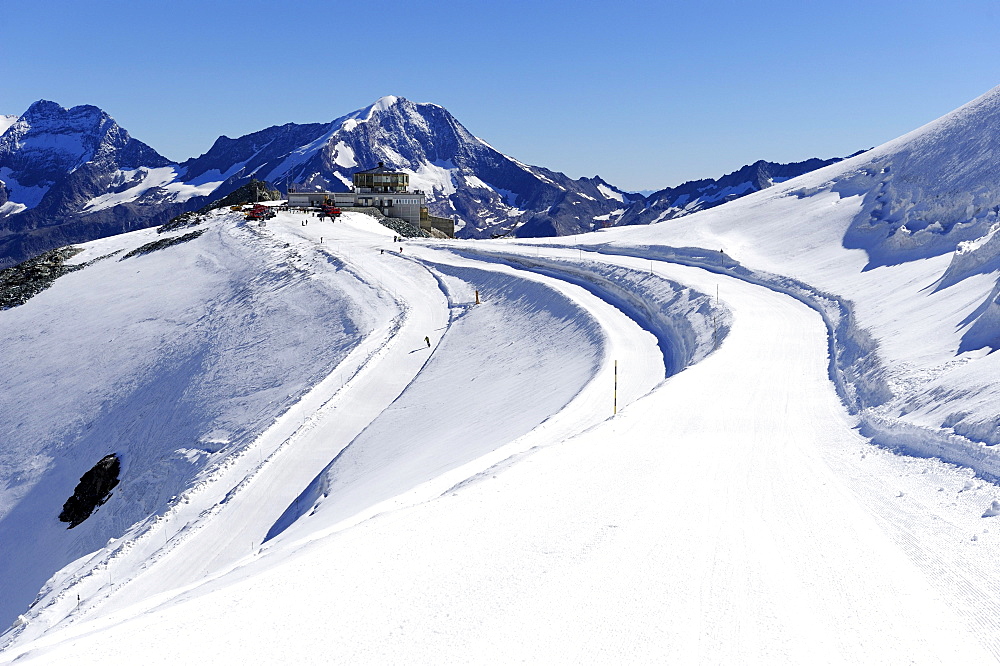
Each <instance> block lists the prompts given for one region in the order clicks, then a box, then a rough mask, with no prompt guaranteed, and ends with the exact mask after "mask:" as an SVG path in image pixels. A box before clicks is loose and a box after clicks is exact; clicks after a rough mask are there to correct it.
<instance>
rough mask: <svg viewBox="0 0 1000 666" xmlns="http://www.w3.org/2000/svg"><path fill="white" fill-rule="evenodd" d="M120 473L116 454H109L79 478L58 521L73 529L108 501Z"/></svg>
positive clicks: (119, 463)
mask: <svg viewBox="0 0 1000 666" xmlns="http://www.w3.org/2000/svg"><path fill="white" fill-rule="evenodd" d="M120 473H121V462H120V461H119V460H118V456H117V455H116V454H114V453H111V454H108V455H106V456H104V457H103V458H101V459H100V460H99V461H98V463H97V464H96V465H94V466H93V467H91V468H90V470H89V471H87V472H86V473H85V474H84V475H83V476H81V477H80V483H78V484H76V489H75V490H74V491H73V496H72V497H70V498H69V499H68V500H66V503H65V504H63V508H62V513H60V514H59V520H61V521H62V522H64V523H69V527H67V528H66V529H70V530H71V529H73V528H74V527H76V526H77V525H79V524H80V523H82V522H83V521H85V520H86V519H87V518H89V517H90V514H92V513H94V511H95V510H96V509H97V507H99V506H101V505H102V504H104V503H105V502H107V501H108V499H109V498H110V497H111V491H112V490H113V489H114V487H115V486H117V485H118V482H119V479H118V475H119V474H120Z"/></svg>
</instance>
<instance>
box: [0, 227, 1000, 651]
mask: <svg viewBox="0 0 1000 666" xmlns="http://www.w3.org/2000/svg"><path fill="white" fill-rule="evenodd" d="M213 224H217V225H220V227H222V226H224V225H232V224H235V223H234V222H233V221H232V220H231V219H222V220H216V221H215V222H214V223H213ZM261 233H263V234H268V235H271V236H273V239H274V240H276V241H279V242H285V243H289V245H290V246H291V247H292V248H293V249H294V250H295V251H297V252H298V253H299V254H300V255H301V256H303V257H305V260H304V262H305V263H306V264H307V265H308V266H310V267H311V268H310V270H313V271H315V273H316V279H333V278H331V276H330V273H329V272H332V271H334V270H335V266H336V265H338V264H335V263H334V262H332V261H331V262H324V261H310V260H309V257H310V256H311V255H312V254H316V255H317V256H325V255H333V256H335V257H336V261H337V262H343V264H344V265H346V266H348V267H349V268H350V269H351V273H352V275H355V276H361V278H362V279H363V280H364V281H365V282H366V283H367V284H368V285H370V286H371V287H372V288H373V290H375V291H377V292H379V293H380V294H386V295H388V296H389V297H390V298H391V300H392V301H393V302H394V303H396V307H397V313H398V314H397V316H396V317H395V318H389V319H386V320H385V323H384V324H383V325H382V326H381V327H380V328H378V327H377V328H374V329H373V331H372V332H371V333H369V334H368V335H367V337H365V339H364V341H363V342H362V343H361V344H360V345H359V346H358V347H357V348H356V349H355V351H354V352H352V353H351V354H349V355H348V356H347V357H346V358H345V359H344V360H342V361H340V362H339V363H338V365H337V367H336V368H335V369H334V370H333V372H332V373H330V374H329V375H327V377H326V378H325V379H323V380H322V381H320V382H318V383H317V384H315V385H314V387H313V388H312V389H311V390H310V391H309V392H308V393H305V394H304V395H303V397H302V398H301V400H300V401H299V403H298V404H296V405H294V406H293V407H291V408H290V409H289V410H288V411H287V412H286V413H285V414H284V416H282V417H281V418H280V419H278V420H277V421H276V422H275V424H274V425H273V426H272V427H271V428H269V429H268V430H266V431H265V432H264V433H263V434H262V435H261V436H260V437H259V438H258V439H257V440H256V441H254V442H253V444H252V445H251V446H250V447H248V448H247V449H246V450H245V451H244V452H243V453H242V454H241V455H240V456H239V458H238V459H237V460H236V461H235V462H234V463H232V464H231V465H229V466H228V467H226V468H225V470H223V473H219V474H216V475H213V476H212V477H211V478H210V479H209V480H208V482H206V483H203V484H202V485H200V486H199V487H198V488H196V489H195V490H193V491H192V492H190V493H189V494H187V495H186V496H185V501H184V502H183V503H179V504H175V505H173V506H172V507H171V509H170V511H168V512H167V513H166V514H165V515H164V516H162V517H161V518H159V519H157V521H155V524H153V525H152V526H150V527H149V528H148V529H146V530H145V531H143V532H142V533H138V534H135V535H133V536H132V537H130V538H131V539H132V540H131V541H130V542H129V544H128V547H127V548H122V547H116V548H114V549H112V548H111V547H109V548H108V549H106V551H105V554H104V555H103V556H102V555H101V552H100V551H99V552H98V553H97V554H95V555H94V556H92V557H90V558H86V561H82V560H81V561H78V562H76V563H74V564H72V565H70V566H69V567H67V568H66V569H64V570H63V571H61V572H60V574H59V575H58V576H57V577H56V578H55V579H53V581H52V582H51V583H50V588H49V590H48V592H47V593H46V594H44V595H43V596H42V597H41V598H40V599H39V601H38V602H37V603H36V604H35V606H34V608H33V610H32V612H30V613H28V614H27V615H26V619H27V624H25V625H23V626H22V627H19V628H18V629H16V630H15V631H14V633H13V635H11V634H9V635H8V636H6V637H5V638H6V639H7V640H8V641H10V642H9V643H8V645H7V647H6V649H5V651H4V652H2V653H0V663H7V662H9V661H12V660H14V659H16V658H19V657H20V659H19V660H18V663H47V664H48V663H52V664H59V663H74V664H75V663H88V662H96V661H99V660H100V661H110V662H124V663H131V662H142V663H191V662H196V661H198V662H200V661H206V660H207V661H211V660H215V661H222V662H235V661H240V662H250V663H285V662H289V661H301V662H311V661H322V662H335V663H359V662H362V663H366V662H379V663H385V662H417V663H428V662H435V663H440V662H455V661H460V662H497V661H503V662H509V661H515V660H530V661H533V662H555V663H579V662H581V661H583V662H592V661H599V662H617V663H620V662H622V661H629V662H646V663H649V662H661V663H662V662H670V663H957V662H960V663H994V662H996V661H998V657H1000V644H998V639H997V636H1000V626H997V625H998V623H1000V576H998V575H997V574H996V573H995V572H994V570H993V569H994V567H992V562H993V559H994V558H993V554H994V553H995V552H996V548H997V546H998V545H1000V544H998V542H997V537H996V535H995V533H996V532H997V529H994V528H993V523H992V520H991V519H990V518H984V517H982V515H983V512H984V510H985V509H988V508H989V507H990V506H991V502H992V501H993V500H995V499H996V497H997V496H998V494H997V493H996V488H995V487H994V486H992V485H989V484H985V483H983V482H982V481H980V480H978V479H975V478H973V476H972V475H971V474H970V473H968V472H967V471H965V470H962V469H960V468H955V467H952V466H948V465H945V464H943V463H939V462H936V461H933V460H922V459H913V458H906V457H903V456H897V455H893V454H891V453H889V452H887V451H885V450H883V449H879V448H876V447H873V446H872V445H871V444H870V443H869V442H868V441H867V440H866V439H864V438H863V437H861V436H860V435H859V434H858V433H857V431H856V430H855V429H854V428H855V426H856V425H857V421H856V419H855V418H854V417H852V416H850V415H848V413H847V411H846V409H845V408H844V405H843V404H842V403H841V401H840V399H839V398H838V396H837V394H836V392H835V390H834V387H833V384H832V383H831V381H830V377H829V374H828V370H829V369H828V339H827V329H826V327H825V325H824V323H823V321H822V319H821V318H820V316H819V314H817V313H816V312H815V311H813V310H811V309H809V308H808V307H806V306H805V305H803V304H802V303H800V302H799V301H796V300H794V299H792V298H790V297H789V296H786V295H783V294H780V293H777V292H775V291H771V290H769V289H767V288H765V287H762V286H758V285H754V284H750V283H748V282H746V281H742V280H739V279H736V278H733V277H729V276H724V275H721V276H720V275H717V274H715V273H711V272H707V271H704V270H702V269H699V268H693V267H687V266H680V265H677V264H672V263H669V262H665V261H652V262H651V261H649V260H646V259H641V258H630V257H625V256H614V255H609V254H598V253H593V252H585V251H581V250H579V249H569V248H554V247H527V246H523V245H516V244H501V243H495V244H489V245H488V246H477V245H475V244H460V243H451V242H421V243H415V242H407V243H405V244H404V245H402V246H401V245H399V244H398V243H397V244H393V243H391V236H392V232H387V231H386V230H384V229H382V228H380V227H378V226H377V225H375V224H374V222H371V221H370V220H367V219H364V218H362V217H360V216H358V217H353V216H352V217H350V218H349V219H348V220H347V221H344V222H338V223H336V224H333V225H330V224H329V223H318V222H315V221H313V222H311V223H309V224H308V225H306V226H303V225H302V218H301V217H300V216H296V215H293V214H279V215H278V217H277V218H275V219H274V220H271V221H270V222H269V223H268V227H267V228H266V229H265V230H262V231H261ZM321 236H322V237H323V241H322V242H320V240H319V239H320V237H321ZM200 240H201V239H198V240H196V241H193V242H192V243H195V242H199V241H200ZM182 248H183V246H178V247H176V248H171V249H168V250H164V251H163V252H170V251H176V252H180V251H182ZM484 250H488V252H486V251H484ZM324 271H327V272H324ZM82 274H83V272H81V275H82ZM588 276H589V277H588ZM681 285H684V286H686V287H689V288H690V289H691V291H690V292H687V291H685V290H684V287H682V286H681ZM58 288H59V285H58V284H57V285H56V286H55V287H53V288H52V289H53V290H54V289H58ZM475 289H480V291H481V297H482V300H483V302H482V303H481V304H480V305H474V304H473V302H474V298H475V296H474V291H475ZM630 294H631V296H630ZM716 294H718V302H716ZM706 295H707V296H706ZM383 300H384V299H383ZM651 303H652V304H653V305H651ZM657 303H664V304H666V303H669V304H670V306H671V308H672V310H673V311H684V312H685V317H683V320H684V321H687V322H690V323H689V324H688V328H687V329H685V328H684V325H683V324H681V323H680V322H678V321H674V320H671V319H670V317H668V316H666V315H664V314H663V312H662V309H661V308H659V307H657V306H656V304H657ZM685 304H687V305H685ZM685 308H687V309H686V310H685ZM425 335H426V336H427V337H428V338H429V339H430V347H428V346H427V344H426V343H425V341H424V336H425ZM685 350H686V351H685ZM682 352H683V353H682ZM615 361H617V374H618V378H619V384H618V395H617V399H618V406H619V408H620V409H619V413H618V414H617V415H616V416H614V417H612V399H613V387H614V375H615ZM668 369H669V370H671V371H675V370H679V372H676V374H671V375H670V376H669V377H667V378H666V379H664V377H665V375H666V374H668V372H667V370H668ZM102 510H103V509H102ZM265 539H266V542H264V543H263V545H262V543H261V542H262V541H265ZM95 571H96V572H98V574H99V575H98V574H95V573H94V572H95ZM77 594H79V595H80V597H81V601H80V602H79V604H78V603H77V600H76V595H77Z"/></svg>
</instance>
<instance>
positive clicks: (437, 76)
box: [0, 0, 1000, 190]
mask: <svg viewBox="0 0 1000 666" xmlns="http://www.w3.org/2000/svg"><path fill="white" fill-rule="evenodd" d="M374 8H378V9H377V11H376V10H375V9H374ZM998 28H1000V3H998V2H997V1H996V0H951V1H950V2H941V1H940V0H933V1H931V0H887V1H879V0H868V1H865V2H861V1H855V0H840V1H839V2H802V1H801V0H798V1H795V2H793V1H785V0H757V1H751V0H747V1H736V0H715V1H714V2H710V3H694V2H688V1H685V2H672V1H666V2H632V1H630V0H623V1H620V2H594V1H590V0H581V1H579V2H567V1H564V0H552V1H546V0H534V1H532V2H527V1H523V0H511V1H505V2H484V3H479V2H468V1H466V2H460V1H458V0H443V1H439V2H436V1H433V0H430V1H425V2H400V1H397V0H381V1H380V2H371V3H368V2H346V1H343V2H323V1H320V0H299V1H298V2H289V3H273V2H265V1H262V0H241V1H240V2H235V1H233V0H222V1H218V2H214V1H212V0H199V1H197V2H195V1H193V0H173V1H172V2H169V3H153V2H147V1H144V0H130V1H128V2H125V1H124V0H90V1H88V2H80V1H78V0H74V1H73V2H69V1H68V0H35V2H30V3H29V2H23V0H18V1H16V2H13V1H11V0H0V65H2V72H3V78H2V82H0V113H8V114H20V113H22V112H23V111H24V110H25V109H26V108H27V107H28V106H29V105H30V104H31V103H32V102H33V101H35V100H38V99H49V100H52V101H55V102H58V103H60V104H62V105H63V106H67V107H69V106H73V105H77V104H93V105H95V106H99V107H101V108H102V109H104V110H105V111H107V112H108V113H109V114H111V115H112V116H113V117H114V118H115V119H116V120H117V121H118V122H119V123H120V124H121V125H122V126H123V127H125V128H126V129H127V130H128V131H129V132H130V133H131V134H132V135H133V136H134V137H136V138H138V139H140V140H142V141H145V142H146V143H148V144H150V145H151V146H152V147H153V148H155V149H156V150H157V151H159V152H160V153H162V154H164V155H165V156H167V157H169V158H171V159H175V160H183V159H186V158H188V157H192V156H195V155H199V154H201V153H203V152H205V151H206V150H208V148H209V147H210V146H211V144H212V142H213V141H214V139H215V138H216V137H217V136H219V135H220V134H226V135H228V136H230V137H236V136H240V135H242V134H246V133H249V132H253V131H256V130H259V129H263V128H265V127H268V126H271V125H280V124H284V123H287V122H297V123H305V122H328V121H330V120H332V119H334V118H336V117H338V116H340V115H343V114H345V113H347V112H350V111H353V110H355V109H357V108H361V107H364V106H367V105H368V104H371V103H372V102H373V101H375V100H376V99H377V98H378V97H381V96H382V95H387V94H392V95H399V96H403V97H406V98H408V99H411V100H413V101H416V102H434V103H436V104H440V105H442V106H444V107H446V108H447V109H448V110H449V111H451V112H452V113H453V114H454V115H455V116H456V117H457V118H458V119H459V121H460V122H462V124H464V125H465V126H466V127H467V128H468V129H469V130H470V131H471V132H472V133H473V134H476V135H477V136H480V137H482V138H483V139H485V140H487V141H488V142H489V143H490V144H491V145H493V146H494V147H495V148H497V149H498V150H500V151H502V152H504V153H507V154H508V155H511V156H513V157H516V158H517V159H519V160H521V161H523V162H527V163H529V164H537V165H541V166H545V167H548V168H551V169H555V170H558V171H563V172H565V173H567V174H568V175H570V176H572V177H579V176H592V175H594V174H600V175H601V176H603V177H604V178H605V179H607V180H608V181H610V182H612V183H614V184H616V185H618V186H620V187H623V188H626V189H636V190H639V189H659V188H662V187H666V186H669V185H676V184H679V183H680V182H682V181H685V180H690V179H693V178H702V177H709V176H718V175H721V174H723V173H726V172H728V171H732V170H734V169H736V168H738V167H740V166H741V165H743V164H745V163H749V162H752V161H754V160H757V159H768V160H773V161H782V162H784V161H796V160H802V159H806V158H808V157H814V156H816V157H831V156H834V155H844V154H847V153H851V152H853V151H855V150H857V149H859V148H866V147H870V146H873V145H876V144H879V143H882V142H884V141H887V140H889V139H892V138H895V137H896V136H898V135H900V134H902V133H905V132H907V131H909V130H911V129H914V128H916V127H918V126H919V125H922V124H924V123H925V122H928V121H930V120H933V119H934V118H936V117H938V116H940V115H942V114H944V113H946V112H948V111H950V110H952V109H953V108H955V107H957V106H960V105H961V104H964V103H965V102H967V101H969V100H971V99H973V98H975V97H977V96H978V95H980V94H982V93H984V92H986V91H987V90H989V89H990V88H992V87H993V86H995V85H997V84H1000V74H998V70H997V67H996V64H997V62H998V60H1000V58H998V56H997V40H998V34H1000V33H998Z"/></svg>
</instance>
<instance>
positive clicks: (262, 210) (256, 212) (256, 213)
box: [247, 204, 274, 220]
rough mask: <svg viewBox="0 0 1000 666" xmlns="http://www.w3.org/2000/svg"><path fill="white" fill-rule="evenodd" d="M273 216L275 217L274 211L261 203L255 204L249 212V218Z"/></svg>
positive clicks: (265, 218) (269, 217)
mask: <svg viewBox="0 0 1000 666" xmlns="http://www.w3.org/2000/svg"><path fill="white" fill-rule="evenodd" d="M272 217H274V211H272V210H271V209H270V208H268V207H267V206H263V205H261V204H257V205H255V206H254V207H253V208H252V209H251V210H250V212H249V213H247V219H248V220H268V219H271V218H272Z"/></svg>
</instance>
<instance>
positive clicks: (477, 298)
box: [476, 289, 479, 305]
mask: <svg viewBox="0 0 1000 666" xmlns="http://www.w3.org/2000/svg"><path fill="white" fill-rule="evenodd" d="M476 305H479V290H478V289H476Z"/></svg>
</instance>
